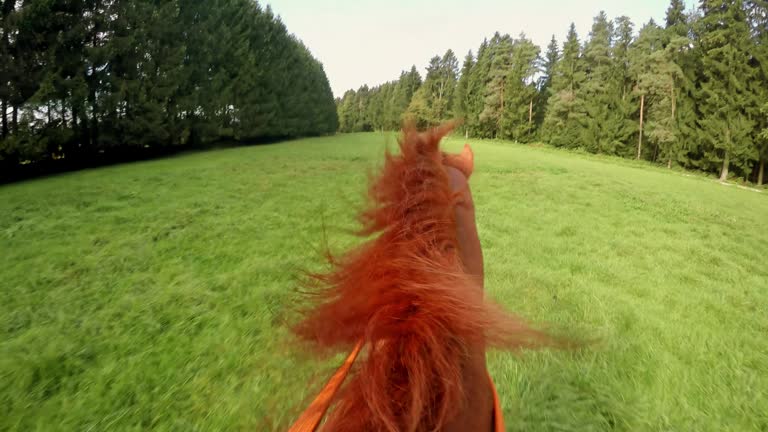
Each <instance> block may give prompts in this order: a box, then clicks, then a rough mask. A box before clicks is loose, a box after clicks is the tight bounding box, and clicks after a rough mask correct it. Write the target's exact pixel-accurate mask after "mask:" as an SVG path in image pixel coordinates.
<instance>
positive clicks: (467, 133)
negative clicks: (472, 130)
mask: <svg viewBox="0 0 768 432" xmlns="http://www.w3.org/2000/svg"><path fill="white" fill-rule="evenodd" d="M464 139H469V129H464Z"/></svg>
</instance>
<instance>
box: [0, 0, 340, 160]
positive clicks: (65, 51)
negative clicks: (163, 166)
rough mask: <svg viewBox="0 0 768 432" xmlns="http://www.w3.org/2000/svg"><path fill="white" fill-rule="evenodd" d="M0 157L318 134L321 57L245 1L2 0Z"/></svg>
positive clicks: (322, 110) (327, 111)
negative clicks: (0, 127)
mask: <svg viewBox="0 0 768 432" xmlns="http://www.w3.org/2000/svg"><path fill="white" fill-rule="evenodd" d="M1 12H2V16H0V57H1V58H0V84H1V85H0V103H2V109H0V112H1V113H2V129H1V130H0V164H2V165H3V166H6V167H11V166H17V165H18V164H29V163H42V162H45V161H52V160H59V159H64V160H66V161H69V162H73V161H77V160H86V159H89V158H93V157H96V156H97V155H104V154H106V155H113V156H114V157H118V158H119V157H122V156H125V157H127V158H131V157H134V156H135V155H137V154H141V153H146V152H152V151H157V150H171V149H178V148H187V147H190V146H196V145H200V144H206V143H211V142H216V141H221V140H228V141H234V142H249V141H258V140H265V139H275V138H283V137H299V136H309V135H318V134H329V133H333V132H335V131H336V130H337V127H338V120H337V112H336V107H335V105H334V101H333V94H332V92H331V89H330V86H329V83H328V79H327V77H326V75H325V72H324V70H323V66H322V65H321V64H320V63H319V62H318V61H317V60H316V59H315V58H313V56H312V55H311V53H310V51H309V50H308V49H307V47H306V46H305V45H304V44H303V43H302V42H301V41H299V40H298V39H296V38H295V37H294V36H292V35H291V34H289V33H288V30H287V29H286V27H285V26H284V25H283V23H282V22H281V21H280V18H279V17H277V16H275V15H274V14H273V13H272V11H271V9H270V8H269V7H268V6H267V7H262V6H260V5H259V4H258V3H257V2H255V1H253V0H194V1H192V0H168V1H163V2H147V1H139V0H87V1H86V0H77V1H50V0H23V1H12V0H6V1H2V10H1Z"/></svg>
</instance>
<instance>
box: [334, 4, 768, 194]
mask: <svg viewBox="0 0 768 432" xmlns="http://www.w3.org/2000/svg"><path fill="white" fill-rule="evenodd" d="M417 76H418V72H417V70H416V69H415V68H411V70H410V72H408V73H406V72H404V73H403V74H402V75H401V76H400V79H398V80H395V81H392V82H389V83H386V84H383V85H381V86H376V87H373V88H368V87H364V88H361V89H359V90H357V91H349V92H347V93H346V94H345V95H344V97H343V98H342V100H341V101H340V102H339V115H340V117H342V118H343V117H344V115H348V116H351V117H354V116H360V117H361V118H366V119H369V121H368V122H364V121H356V122H347V123H345V122H344V121H342V126H341V130H342V131H362V130H374V129H396V128H397V127H398V126H399V125H400V122H401V121H402V120H403V119H405V118H408V117H410V118H413V119H414V120H415V121H416V122H417V123H418V124H420V125H422V126H425V125H432V124H437V123H440V122H442V121H445V120H449V119H452V118H462V119H463V120H464V123H463V125H462V127H461V130H460V133H462V134H465V135H466V136H468V137H475V138H503V139H511V140H515V141H518V142H521V143H526V142H531V141H543V142H546V143H549V144H552V145H554V146H557V147H566V148H579V149H582V150H585V151H588V152H593V153H602V154H608V155H616V156H622V157H628V158H637V159H644V160H648V161H652V162H655V163H659V164H662V165H665V166H668V167H672V166H680V167H684V168H690V169H702V170H705V171H708V172H712V173H716V174H718V175H720V176H721V177H722V178H723V179H725V178H728V177H729V176H738V177H741V178H745V179H748V180H751V181H755V182H757V183H762V181H763V179H764V176H763V173H764V165H765V159H766V158H767V157H768V132H766V131H768V114H766V111H768V108H767V106H768V3H766V2H765V1H764V0H702V1H701V2H700V3H699V5H698V6H697V7H696V8H694V9H692V10H689V11H686V9H685V4H684V2H682V1H681V0H671V1H670V3H669V6H668V8H667V11H666V18H665V20H664V21H663V23H662V24H659V23H656V22H654V21H653V20H651V21H649V22H647V23H642V24H641V25H636V24H635V23H633V22H632V21H631V20H630V19H629V18H628V17H625V16H620V17H618V18H615V19H611V18H610V17H608V16H607V15H606V14H605V13H604V12H600V13H599V14H597V16H596V17H595V19H594V21H593V25H592V29H591V30H590V32H589V34H588V35H587V37H586V38H585V39H583V40H580V39H579V35H578V34H577V33H576V27H575V25H573V24H571V26H570V29H569V30H568V33H567V36H566V39H565V40H564V41H563V43H562V45H560V44H558V42H557V40H556V39H555V37H554V36H553V37H552V39H551V41H550V43H549V44H548V46H547V47H546V49H545V50H544V51H542V50H541V49H540V48H539V47H538V46H536V45H535V44H534V43H533V42H531V41H530V40H529V39H527V37H526V36H525V34H522V33H521V34H520V35H518V37H516V38H515V37H512V36H510V35H508V34H500V33H496V34H494V35H493V37H491V38H490V39H486V40H484V41H483V42H482V43H481V44H480V46H479V48H478V49H477V50H476V51H474V52H473V51H470V52H469V53H468V54H467V55H466V56H465V58H464V60H463V63H462V65H461V67H460V68H459V63H458V62H457V61H456V58H455V56H454V55H453V52H452V51H450V50H449V51H448V52H447V53H445V55H443V56H439V55H437V56H435V57H433V58H432V60H430V62H429V66H428V67H427V76H426V77H425V78H424V83H423V85H422V86H419V84H417V83H420V82H421V81H420V79H415V77H417ZM404 89H408V91H404ZM413 89H415V90H414V91H411V90H413ZM394 94H397V95H398V96H397V97H394V96H393V95H394ZM409 98H410V99H409ZM395 100H397V101H398V102H397V103H395V102H394V101H395ZM353 101H354V103H353ZM378 104H383V108H380V107H378ZM446 104H448V105H447V106H446ZM352 107H357V108H355V109H354V110H353V109H352Z"/></svg>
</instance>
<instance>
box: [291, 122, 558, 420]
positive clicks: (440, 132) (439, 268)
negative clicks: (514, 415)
mask: <svg viewBox="0 0 768 432" xmlns="http://www.w3.org/2000/svg"><path fill="white" fill-rule="evenodd" d="M451 128H452V125H444V126H441V127H438V128H435V129H432V130H429V131H427V132H424V133H419V132H417V131H416V130H414V129H413V128H406V129H405V130H404V131H403V134H402V137H401V139H400V140H399V147H400V152H399V153H398V154H392V153H389V152H387V154H386V155H385V160H384V165H383V167H382V170H381V173H380V175H379V176H378V177H377V178H374V179H372V181H371V184H370V187H369V203H368V206H367V208H366V209H364V211H363V212H362V213H361V214H360V217H359V218H360V222H361V223H362V229H361V230H360V235H361V236H363V237H366V238H369V237H372V239H370V240H368V241H367V242H365V243H363V244H362V245H360V246H359V247H357V248H355V249H353V250H351V251H349V252H348V253H347V254H345V255H343V256H342V257H340V258H338V259H336V258H331V259H330V262H331V266H332V268H331V270H330V271H329V272H327V273H323V274H314V275H312V277H311V278H310V281H311V285H312V287H313V290H312V291H311V292H312V293H313V294H312V298H311V299H312V305H311V307H309V308H307V309H306V311H305V314H304V315H303V317H302V321H301V322H300V323H299V324H298V325H297V326H296V327H295V328H294V330H295V332H296V334H297V335H298V336H300V337H301V338H302V339H304V340H307V341H310V342H312V343H314V344H315V345H316V346H317V347H319V348H326V349H327V348H330V349H332V350H336V351H338V350H351V354H350V355H349V357H348V358H347V361H346V362H345V363H344V365H342V367H341V368H340V369H339V371H338V372H337V373H336V374H335V375H334V376H333V377H332V378H331V380H330V381H329V383H328V385H327V386H326V387H325V388H324V389H323V391H322V392H321V393H320V395H319V396H318V397H317V398H316V399H315V401H314V402H313V403H312V404H311V405H310V407H309V408H308V409H307V410H306V411H305V412H304V413H303V415H302V416H301V417H300V418H299V419H298V420H297V422H296V423H295V424H294V426H293V427H292V428H291V431H292V432H294V431H295V432H300V431H301V432H304V431H314V430H317V429H318V428H320V422H321V419H322V417H323V415H324V414H325V413H326V410H327V409H328V408H329V407H330V406H331V405H332V404H334V403H335V406H334V408H333V410H331V411H330V414H329V415H328V417H327V420H326V422H325V424H324V425H323V430H324V431H331V432H337V431H338V432H347V431H349V432H353V431H354V432H359V431H374V432H379V431H382V432H385V431H386V432H400V431H406V432H420V431H449V432H453V431H493V430H503V422H502V417H501V412H500V409H499V404H498V397H497V395H496V391H495V389H494V386H493V383H492V381H491V379H490V377H489V375H488V372H487V369H486V359H485V351H486V347H489V346H494V347H498V348H502V349H510V350H519V349H522V348H525V347H532V346H541V345H542V344H552V343H553V340H552V339H551V338H550V337H548V336H547V335H545V334H544V333H542V332H539V331H536V330H534V329H532V328H530V327H528V326H527V325H526V324H524V323H523V322H522V321H521V320H520V319H518V318H517V317H515V316H512V315H509V314H507V313H505V312H504V311H502V310H501V309H500V308H499V307H496V306H494V305H493V304H491V303H488V302H486V301H485V300H484V298H483V297H484V296H483V279H484V276H483V274H484V273H483V254H482V250H481V247H480V240H479V238H478V234H477V227H476V225H475V209H474V203H473V200H472V193H471V191H470V188H469V183H468V180H469V178H470V176H471V175H472V172H473V169H474V160H473V153H472V150H471V149H470V147H469V146H468V145H466V146H465V147H464V151H463V152H462V153H461V154H460V155H451V154H446V153H444V152H442V151H441V150H440V140H441V139H442V137H443V136H444V135H446V134H447V133H448V132H450V130H451ZM361 352H362V353H364V356H361V358H360V359H359V360H358V361H357V363H356V364H355V365H354V366H353V363H355V360H356V359H357V357H358V354H359V353H361ZM345 378H346V384H345V385H343V386H342V382H344V381H345Z"/></svg>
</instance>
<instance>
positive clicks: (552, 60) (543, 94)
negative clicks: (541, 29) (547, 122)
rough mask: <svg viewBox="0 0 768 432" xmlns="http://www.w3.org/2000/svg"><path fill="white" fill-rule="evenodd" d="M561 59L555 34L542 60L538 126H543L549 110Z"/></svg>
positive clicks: (536, 116)
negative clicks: (553, 85)
mask: <svg viewBox="0 0 768 432" xmlns="http://www.w3.org/2000/svg"><path fill="white" fill-rule="evenodd" d="M559 60H560V48H559V46H558V44H557V39H555V35H552V39H551V40H550V42H549V45H547V52H546V53H545V54H544V58H543V59H542V62H541V67H540V68H541V73H542V75H541V77H540V78H539V83H538V94H537V97H536V102H537V103H536V110H535V114H534V118H535V121H536V126H537V127H541V125H542V123H543V122H544V116H545V114H546V112H547V108H548V104H549V98H550V97H552V78H553V77H554V75H555V67H556V66H557V62H558V61H559Z"/></svg>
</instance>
